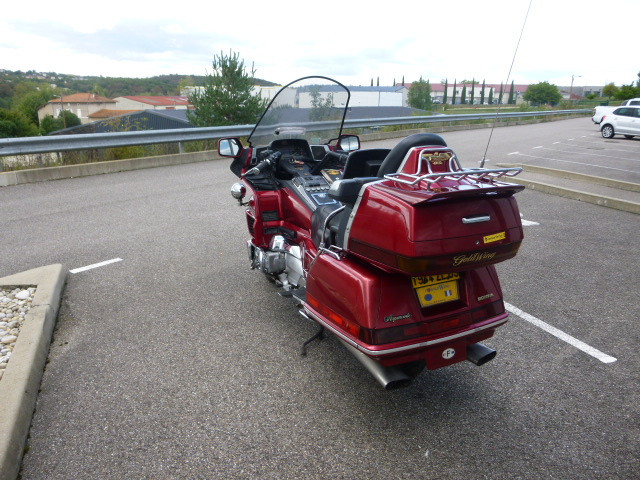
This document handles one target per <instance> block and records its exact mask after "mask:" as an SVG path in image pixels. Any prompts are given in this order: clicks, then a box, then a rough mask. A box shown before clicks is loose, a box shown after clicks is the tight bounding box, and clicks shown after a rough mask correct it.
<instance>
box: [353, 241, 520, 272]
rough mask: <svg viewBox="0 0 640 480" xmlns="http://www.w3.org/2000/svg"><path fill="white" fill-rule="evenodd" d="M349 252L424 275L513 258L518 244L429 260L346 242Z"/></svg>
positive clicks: (402, 270) (440, 256) (432, 257)
mask: <svg viewBox="0 0 640 480" xmlns="http://www.w3.org/2000/svg"><path fill="white" fill-rule="evenodd" d="M349 247H350V251H351V252H352V253H355V254H356V255H360V256H362V257H365V258H367V259H370V260H373V261H374V262H377V263H379V264H382V265H385V266H387V267H391V268H393V269H395V270H398V271H401V272H403V273H407V274H409V275H421V274H422V275H424V274H431V273H439V272H443V271H451V270H454V269H455V270H454V271H460V270H465V269H472V268H478V267H481V266H485V265H491V264H494V263H499V262H502V261H504V260H508V259H509V258H512V257H514V256H515V255H516V253H517V252H518V248H520V242H519V241H518V242H512V243H506V244H502V245H497V246H495V247H491V248H487V249H485V250H478V251H466V252H460V253H452V254H449V255H439V256H429V257H406V256H404V255H398V254H395V253H392V252H388V251H386V250H383V249H381V248H377V247H373V246H371V245H367V244H364V243H361V242H359V241H357V240H351V241H350V242H349Z"/></svg>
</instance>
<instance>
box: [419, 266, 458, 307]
mask: <svg viewBox="0 0 640 480" xmlns="http://www.w3.org/2000/svg"><path fill="white" fill-rule="evenodd" d="M459 279H460V274H458V273H445V274H441V275H427V276H424V277H412V278H411V281H412V282H413V288H414V289H415V291H416V294H417V295H418V300H419V301H420V306H421V307H423V308H424V307H431V306H433V305H438V304H440V303H446V302H452V301H454V300H459V299H460V290H459V285H458V280H459Z"/></svg>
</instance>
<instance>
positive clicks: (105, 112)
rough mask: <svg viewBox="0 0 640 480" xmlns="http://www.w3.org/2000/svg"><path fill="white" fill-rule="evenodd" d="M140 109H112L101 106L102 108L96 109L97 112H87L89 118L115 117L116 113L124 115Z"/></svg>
mask: <svg viewBox="0 0 640 480" xmlns="http://www.w3.org/2000/svg"><path fill="white" fill-rule="evenodd" d="M139 111H140V110H112V109H109V108H103V109H102V110H98V111H97V112H94V113H91V114H89V118H95V119H99V118H111V117H117V116H118V115H125V114H127V113H133V112H139Z"/></svg>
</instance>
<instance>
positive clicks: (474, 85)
mask: <svg viewBox="0 0 640 480" xmlns="http://www.w3.org/2000/svg"><path fill="white" fill-rule="evenodd" d="M475 99H476V79H475V78H474V79H473V80H472V81H471V101H470V102H469V103H470V104H471V105H473V101H474V100H475Z"/></svg>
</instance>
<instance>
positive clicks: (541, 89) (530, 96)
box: [523, 82, 562, 105]
mask: <svg viewBox="0 0 640 480" xmlns="http://www.w3.org/2000/svg"><path fill="white" fill-rule="evenodd" d="M523 98H524V99H525V100H526V101H527V102H530V103H532V104H533V105H543V104H547V103H548V104H551V105H554V104H556V103H558V102H559V101H560V100H561V99H562V95H561V94H560V90H558V87H556V86H555V85H552V84H550V83H549V82H539V83H536V84H534V85H530V86H529V88H528V89H527V91H526V92H525V93H524V96H523Z"/></svg>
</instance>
